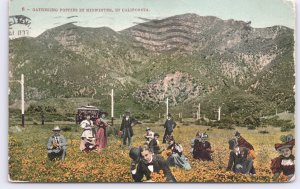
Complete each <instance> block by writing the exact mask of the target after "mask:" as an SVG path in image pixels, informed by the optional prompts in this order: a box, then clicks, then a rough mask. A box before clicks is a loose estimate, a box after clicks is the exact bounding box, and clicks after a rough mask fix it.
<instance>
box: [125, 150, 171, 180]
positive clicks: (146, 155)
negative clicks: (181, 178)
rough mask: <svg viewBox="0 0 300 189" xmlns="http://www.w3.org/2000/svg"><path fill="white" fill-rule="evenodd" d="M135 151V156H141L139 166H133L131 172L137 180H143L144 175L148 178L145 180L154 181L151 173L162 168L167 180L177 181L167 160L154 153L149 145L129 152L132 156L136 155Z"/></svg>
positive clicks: (157, 171)
mask: <svg viewBox="0 0 300 189" xmlns="http://www.w3.org/2000/svg"><path fill="white" fill-rule="evenodd" d="M133 152H134V153H135V156H139V157H140V158H141V160H140V161H139V162H138V164H137V166H131V174H132V178H133V179H134V181H135V182H141V181H142V179H143V177H144V176H145V177H146V179H147V180H146V181H145V182H153V181H152V180H151V173H152V172H155V173H159V172H160V171H161V170H162V171H163V173H164V175H165V177H166V182H177V181H176V179H175V177H174V176H173V174H172V172H171V170H170V168H169V166H168V163H167V161H166V160H164V158H163V157H162V156H160V155H155V154H153V153H152V151H151V150H150V148H149V147H148V146H147V145H146V146H143V147H140V148H138V150H136V149H132V150H131V151H130V153H129V155H130V157H134V156H133V154H132V153H133Z"/></svg>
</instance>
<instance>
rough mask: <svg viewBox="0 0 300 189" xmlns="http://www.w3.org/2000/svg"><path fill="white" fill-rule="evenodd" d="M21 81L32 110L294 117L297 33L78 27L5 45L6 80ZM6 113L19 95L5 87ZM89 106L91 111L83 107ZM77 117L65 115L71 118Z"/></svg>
mask: <svg viewBox="0 0 300 189" xmlns="http://www.w3.org/2000/svg"><path fill="white" fill-rule="evenodd" d="M22 73H23V74H24V75H25V94H26V95H25V100H26V102H27V104H30V103H34V102H43V101H47V99H52V98H54V99H55V98H57V99H74V98H75V99H76V98H93V99H97V100H99V105H100V106H101V107H102V108H104V109H107V110H108V109H110V107H109V106H110V97H109V95H110V91H111V89H114V90H115V95H116V96H115V100H116V103H115V104H116V111H118V112H119V113H121V112H122V111H125V110H126V109H130V110H131V111H133V112H140V111H143V112H149V113H157V112H164V109H165V101H166V98H167V97H168V99H169V104H170V108H171V110H172V111H173V112H174V113H175V112H176V113H178V112H184V113H185V114H188V115H191V113H192V112H195V111H197V108H196V107H197V105H198V104H199V103H201V111H202V112H203V113H204V114H206V115H207V116H210V117H212V118H213V116H214V115H215V113H214V111H215V110H216V108H217V107H218V106H222V108H223V110H224V114H225V115H231V116H232V115H243V116H247V115H251V114H260V115H261V114H272V113H274V111H275V109H276V110H278V111H286V110H287V111H290V112H294V106H295V97H294V85H295V75H294V73H295V65H294V30H293V29H290V28H288V27H285V26H272V27H267V28H253V27H251V22H244V21H237V20H233V19H230V20H222V19H219V18H217V17H213V16H199V15H196V14H190V13H188V14H183V15H176V16H172V17H168V18H165V19H161V20H147V21H146V22H143V23H137V24H136V25H134V26H133V27H130V28H127V29H125V30H122V31H114V30H112V29H110V28H108V27H100V28H87V27H80V26H76V25H74V24H72V23H69V24H64V25H61V26H58V27H55V28H51V29H48V30H47V31H45V32H44V33H42V34H41V35H39V36H38V37H35V38H25V37H24V38H17V39H13V40H10V42H9V79H10V80H18V79H19V78H20V77H21V76H20V75H21V74H22ZM9 91H10V93H9V103H10V107H14V105H15V104H16V103H18V102H19V99H20V86H19V84H18V83H15V82H11V83H10V85H9ZM87 103H88V102H87ZM72 111H73V109H70V110H66V112H72Z"/></svg>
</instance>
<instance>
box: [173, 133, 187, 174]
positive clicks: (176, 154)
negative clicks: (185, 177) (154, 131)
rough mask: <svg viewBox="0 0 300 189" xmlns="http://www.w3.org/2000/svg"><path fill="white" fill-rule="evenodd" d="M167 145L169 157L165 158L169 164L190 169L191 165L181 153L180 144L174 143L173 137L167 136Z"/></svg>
mask: <svg viewBox="0 0 300 189" xmlns="http://www.w3.org/2000/svg"><path fill="white" fill-rule="evenodd" d="M168 143H169V146H168V148H167V150H171V154H169V157H168V159H167V161H168V163H169V165H170V166H175V167H179V168H183V169H185V170H190V169H191V165H190V163H189V162H188V161H187V158H186V157H185V156H184V155H183V148H182V146H181V145H180V144H178V143H175V140H174V138H173V137H170V138H169V141H168Z"/></svg>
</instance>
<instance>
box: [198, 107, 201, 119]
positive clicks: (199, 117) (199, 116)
mask: <svg viewBox="0 0 300 189" xmlns="http://www.w3.org/2000/svg"><path fill="white" fill-rule="evenodd" d="M198 114H199V115H198V120H200V119H201V114H200V103H199V105H198Z"/></svg>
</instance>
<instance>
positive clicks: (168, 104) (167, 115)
mask: <svg viewBox="0 0 300 189" xmlns="http://www.w3.org/2000/svg"><path fill="white" fill-rule="evenodd" d="M168 114H169V98H168V97H167V115H166V117H168Z"/></svg>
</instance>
